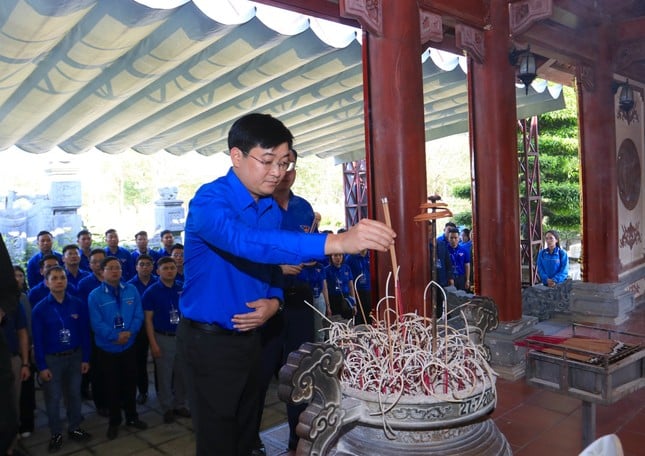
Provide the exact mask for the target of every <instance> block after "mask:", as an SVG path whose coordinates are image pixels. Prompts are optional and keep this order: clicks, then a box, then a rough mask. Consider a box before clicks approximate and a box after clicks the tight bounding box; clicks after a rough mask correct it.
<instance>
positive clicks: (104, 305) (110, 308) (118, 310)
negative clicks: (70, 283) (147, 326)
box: [88, 282, 143, 353]
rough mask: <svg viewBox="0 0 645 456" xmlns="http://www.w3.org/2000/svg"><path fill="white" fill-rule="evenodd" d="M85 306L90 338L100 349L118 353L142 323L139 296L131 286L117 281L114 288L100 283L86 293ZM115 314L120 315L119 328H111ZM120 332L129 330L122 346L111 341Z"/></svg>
mask: <svg viewBox="0 0 645 456" xmlns="http://www.w3.org/2000/svg"><path fill="white" fill-rule="evenodd" d="M88 308H89V314H90V323H91V325H92V330H93V331H94V341H95V342H96V345H97V346H98V347H99V348H100V349H101V350H103V351H107V352H110V353H118V352H122V351H125V350H127V349H128V348H130V347H131V346H132V345H133V344H134V340H135V338H136V337H135V336H136V335H137V333H138V332H139V330H140V329H141V324H142V323H143V308H142V307H141V297H140V296H139V292H138V291H137V289H136V288H135V287H134V285H132V284H129V283H123V282H120V283H119V286H118V288H115V287H112V286H111V285H108V284H107V283H105V282H103V283H102V284H101V286H100V287H98V288H96V289H95V290H94V291H92V292H91V293H90V296H89V297H88ZM117 315H120V316H121V318H123V328H116V327H115V317H116V316H117ZM122 331H130V333H131V336H130V339H129V340H128V342H127V343H125V344H123V345H118V344H115V342H116V340H117V339H118V338H119V333H120V332H122Z"/></svg>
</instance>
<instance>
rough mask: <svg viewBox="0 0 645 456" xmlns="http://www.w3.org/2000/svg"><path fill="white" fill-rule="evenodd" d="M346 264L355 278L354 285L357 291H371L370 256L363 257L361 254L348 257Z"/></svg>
mask: <svg viewBox="0 0 645 456" xmlns="http://www.w3.org/2000/svg"><path fill="white" fill-rule="evenodd" d="M345 261H346V264H347V266H349V269H351V271H352V276H354V285H355V286H356V289H357V290H371V289H372V281H371V279H370V277H371V274H370V254H369V252H368V253H367V254H366V255H365V256H363V255H361V254H360V253H357V254H355V255H347V257H346V259H345Z"/></svg>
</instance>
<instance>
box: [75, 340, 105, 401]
mask: <svg viewBox="0 0 645 456" xmlns="http://www.w3.org/2000/svg"><path fill="white" fill-rule="evenodd" d="M100 351H101V350H100V349H99V348H98V347H97V346H96V343H95V342H94V335H92V353H91V354H90V370H89V371H88V372H87V374H86V375H87V379H88V381H89V383H90V385H91V386H92V400H93V401H94V406H95V407H96V409H97V410H99V409H107V408H108V404H109V402H108V395H107V386H106V383H105V377H104V375H103V368H102V366H101V356H99V352H100ZM84 377H85V376H84ZM82 389H83V380H81V391H82Z"/></svg>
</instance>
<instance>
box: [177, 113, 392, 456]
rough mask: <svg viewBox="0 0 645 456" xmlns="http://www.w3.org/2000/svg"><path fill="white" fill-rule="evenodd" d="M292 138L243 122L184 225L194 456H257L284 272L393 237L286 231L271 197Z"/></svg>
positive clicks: (280, 129) (264, 122)
mask: <svg viewBox="0 0 645 456" xmlns="http://www.w3.org/2000/svg"><path fill="white" fill-rule="evenodd" d="M292 141H293V136H292V135H291V132H290V131H289V130H288V129H287V128H286V127H285V126H284V125H283V124H282V122H280V121H279V120H277V119H275V118H273V117H271V116H270V115H266V114H248V115H246V116H244V117H242V118H240V119H238V120H237V121H236V122H235V123H234V124H233V126H232V127H231V129H230V131H229V135H228V146H229V151H230V158H231V163H232V167H231V169H230V170H229V172H228V173H227V174H226V176H223V177H221V178H219V179H217V180H215V181H213V182H211V183H208V184H205V185H203V186H202V187H201V188H200V189H199V190H198V191H197V193H196V194H195V197H194V198H193V199H192V200H191V202H190V204H189V209H188V216H187V219H186V231H185V244H184V246H185V267H184V272H185V275H186V281H185V282H184V291H183V294H182V297H181V299H180V305H179V308H180V310H181V314H182V320H181V322H180V324H179V328H178V330H177V336H178V341H177V343H178V350H179V353H180V356H182V357H183V359H184V360H185V362H186V365H187V380H188V391H189V394H192V395H191V396H190V397H189V403H190V404H191V408H192V415H193V427H194V429H195V433H196V453H197V454H198V455H200V456H202V455H204V456H206V455H213V454H216V455H244V456H248V455H249V454H251V452H252V451H253V446H254V443H255V437H256V435H255V433H256V429H257V416H258V407H259V402H258V401H259V395H260V385H259V383H260V378H259V377H260V354H261V345H260V337H259V334H258V332H257V331H256V329H257V328H258V327H260V326H262V325H263V324H264V323H265V322H266V321H267V320H268V319H269V318H270V317H271V316H273V315H274V314H275V313H276V312H278V310H279V308H280V304H281V301H282V297H283V293H282V288H281V286H280V285H281V284H280V280H281V274H280V270H279V268H278V267H277V266H270V265H279V264H300V263H303V262H306V261H310V260H311V259H312V258H321V257H322V256H323V255H325V254H329V253H332V252H338V253H342V252H348V253H353V252H358V251H359V250H362V249H364V248H370V249H376V250H379V251H387V249H388V248H389V247H390V245H392V243H393V242H394V237H395V233H394V232H393V231H392V230H391V229H389V228H388V227H387V226H386V225H384V224H382V223H380V222H376V221H374V220H367V219H363V220H361V221H360V222H359V223H358V224H357V225H355V226H354V227H352V229H350V230H349V231H348V232H347V233H343V234H342V235H325V234H306V233H297V232H292V231H281V230H280V229H279V228H280V224H281V217H282V215H281V213H280V209H279V207H278V206H277V204H276V203H275V201H274V200H273V198H272V197H271V195H272V194H273V192H274V190H275V188H276V186H277V185H278V183H279V182H280V181H281V180H282V178H283V177H284V175H285V173H286V172H287V170H288V169H289V168H291V167H292V165H291V163H290V161H289V151H290V149H291V146H292Z"/></svg>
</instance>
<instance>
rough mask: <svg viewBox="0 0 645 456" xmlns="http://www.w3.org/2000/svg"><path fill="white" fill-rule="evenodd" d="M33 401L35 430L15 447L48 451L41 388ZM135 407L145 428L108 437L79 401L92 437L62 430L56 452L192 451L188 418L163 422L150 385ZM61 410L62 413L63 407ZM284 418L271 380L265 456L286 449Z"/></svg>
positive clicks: (103, 423)
mask: <svg viewBox="0 0 645 456" xmlns="http://www.w3.org/2000/svg"><path fill="white" fill-rule="evenodd" d="M151 378H152V377H151ZM36 403H37V409H36V430H35V432H34V433H33V434H32V435H31V436H30V437H28V438H24V439H20V441H19V443H18V449H19V450H21V451H23V452H24V453H26V454H27V455H30V456H39V455H46V454H49V453H48V451H47V445H48V443H49V437H50V435H49V429H48V428H47V417H46V415H45V410H44V402H43V395H42V391H41V390H37V391H36ZM137 410H138V412H139V417H140V418H141V419H142V420H143V421H145V422H146V423H148V429H146V430H145V431H139V430H136V429H130V428H127V427H126V426H121V428H120V429H119V436H118V437H117V438H116V439H115V440H108V439H107V437H106V435H105V434H106V431H107V418H104V417H101V416H99V415H97V413H96V410H95V409H94V405H93V403H92V402H91V401H85V402H83V416H84V420H83V423H82V424H81V426H82V427H83V429H85V430H86V431H88V432H90V433H91V434H92V439H91V440H89V441H88V442H86V443H76V442H73V441H70V440H68V439H67V438H66V437H67V436H66V434H63V448H62V449H61V450H60V451H58V452H57V453H56V454H57V455H75V456H81V455H106V456H112V455H117V454H118V455H130V454H137V455H138V456H139V455H140V456H152V455H171V456H181V455H193V454H195V441H194V438H193V433H192V423H191V420H190V419H189V418H188V419H187V418H178V419H177V420H176V421H175V422H174V423H172V424H164V423H163V417H162V413H161V408H160V406H159V403H158V401H157V398H156V397H155V393H154V387H152V386H151V388H150V397H149V399H148V402H147V403H146V404H145V405H138V406H137ZM61 413H62V414H63V415H62V416H64V410H63V411H62V412H61ZM285 422H286V411H285V405H284V404H283V403H282V402H280V400H279V399H278V396H277V384H276V383H275V382H274V383H273V384H272V385H271V387H270V390H269V392H268V394H267V399H266V408H265V416H264V419H263V420H262V429H263V430H266V429H269V428H273V429H272V430H271V433H270V434H267V433H266V432H264V433H263V434H262V438H263V440H265V444H266V446H267V454H268V455H269V456H277V455H280V454H285V452H286V442H287V437H288V432H287V428H286V424H285ZM280 425H283V426H280ZM64 429H65V428H64ZM265 436H266V437H265Z"/></svg>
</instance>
